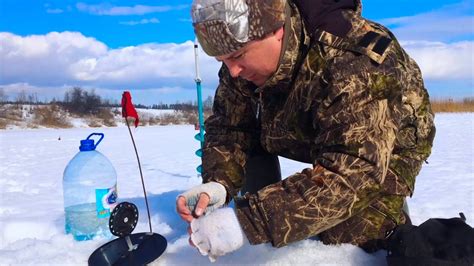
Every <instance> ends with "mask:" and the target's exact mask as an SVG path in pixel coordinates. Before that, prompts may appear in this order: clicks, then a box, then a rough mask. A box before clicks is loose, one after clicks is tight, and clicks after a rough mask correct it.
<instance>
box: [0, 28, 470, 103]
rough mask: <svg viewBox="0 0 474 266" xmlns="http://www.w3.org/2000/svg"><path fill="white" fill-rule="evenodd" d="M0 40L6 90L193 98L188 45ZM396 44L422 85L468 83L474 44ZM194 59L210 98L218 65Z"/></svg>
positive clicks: (73, 38)
mask: <svg viewBox="0 0 474 266" xmlns="http://www.w3.org/2000/svg"><path fill="white" fill-rule="evenodd" d="M0 39H1V40H2V45H1V46H0V62H2V65H4V66H8V67H0V87H4V88H9V89H10V90H13V89H14V88H17V89H21V88H25V89H26V90H27V91H28V90H30V91H31V90H33V89H34V90H37V91H42V93H39V95H53V94H54V95H57V96H55V97H56V98H58V97H59V98H60V97H62V96H63V95H64V93H63V91H64V90H65V88H70V87H73V86H80V87H83V88H96V89H97V91H99V92H101V93H102V95H113V96H114V97H119V96H117V95H119V93H118V92H120V91H122V90H124V89H128V90H132V91H133V92H135V91H136V92H137V94H138V95H140V97H141V99H142V101H141V102H142V103H145V104H147V103H148V102H149V101H152V100H153V99H148V98H147V96H146V95H154V97H157V98H160V99H164V98H166V97H168V98H166V99H168V102H174V101H176V100H183V99H194V97H195V90H194V89H195V83H194V76H195V70H194V50H193V42H191V41H187V42H184V43H167V44H155V43H149V44H143V45H138V46H129V47H122V48H118V49H111V48H109V47H107V45H105V44H104V43H102V42H100V41H98V40H96V39H95V38H91V37H86V36H84V35H83V34H81V33H78V32H50V33H48V34H45V35H29V36H19V35H15V34H12V33H7V32H0ZM401 44H402V46H403V47H404V48H405V49H406V51H407V52H408V53H409V54H410V56H411V57H413V58H414V59H415V60H416V62H417V63H418V64H419V66H420V68H421V70H422V72H423V76H424V78H425V81H433V82H447V83H449V82H451V83H452V82H461V81H462V82H465V83H466V84H472V83H473V77H474V72H473V66H474V61H473V60H474V59H473V56H472V55H473V54H474V53H473V52H474V51H473V50H474V42H473V41H463V42H455V43H444V42H427V41H402V42H401ZM199 57H200V66H201V68H200V70H201V77H202V79H203V86H204V89H205V91H206V93H207V95H212V94H213V91H214V89H215V87H216V86H217V83H218V77H217V72H218V69H219V67H220V63H218V62H217V61H216V60H214V59H213V58H211V57H209V56H207V55H205V54H204V53H203V52H200V54H199ZM46 91H47V93H46ZM173 98H174V100H173ZM154 99H156V98H154Z"/></svg>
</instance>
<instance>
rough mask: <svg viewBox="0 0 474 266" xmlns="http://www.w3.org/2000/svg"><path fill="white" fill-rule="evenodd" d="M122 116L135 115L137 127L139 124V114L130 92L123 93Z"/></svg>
mask: <svg viewBox="0 0 474 266" xmlns="http://www.w3.org/2000/svg"><path fill="white" fill-rule="evenodd" d="M122 117H125V119H127V117H133V118H135V127H137V126H138V120H139V119H138V114H137V110H135V107H134V106H133V103H132V96H131V95H130V92H128V91H124V92H123V94H122Z"/></svg>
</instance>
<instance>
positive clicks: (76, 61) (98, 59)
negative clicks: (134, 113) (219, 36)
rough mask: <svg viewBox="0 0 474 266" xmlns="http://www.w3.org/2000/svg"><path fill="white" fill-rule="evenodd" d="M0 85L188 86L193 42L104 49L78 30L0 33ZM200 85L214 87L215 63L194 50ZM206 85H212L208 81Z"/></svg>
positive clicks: (190, 84)
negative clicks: (201, 81) (197, 62)
mask: <svg viewBox="0 0 474 266" xmlns="http://www.w3.org/2000/svg"><path fill="white" fill-rule="evenodd" d="M0 39H2V46H1V47H0V61H1V62H2V64H4V65H6V66H8V68H6V67H4V68H0V71H1V75H0V84H4V85H8V84H20V83H21V84H23V83H24V84H29V85H31V86H38V87H58V86H63V85H64V84H67V85H73V86H90V87H96V88H104V89H124V88H129V89H141V90H150V89H157V88H161V89H162V88H177V87H179V88H185V89H187V90H191V91H193V89H194V86H195V85H194V75H195V73H194V71H195V70H194V51H193V43H192V42H191V41H187V42H184V43H180V44H176V43H169V44H144V45H139V46H129V47H123V48H119V49H110V48H108V47H107V46H106V45H105V44H103V43H102V42H100V41H98V40H96V39H94V38H90V37H86V36H84V35H82V34H81V33H78V32H60V33H58V32H51V33H48V34H46V35H30V36H25V37H23V36H19V35H15V34H12V33H6V32H3V33H0ZM200 59H201V62H200V63H201V65H202V66H206V67H204V68H202V69H201V71H202V73H201V76H202V77H203V80H204V83H205V85H206V86H210V87H215V85H216V83H217V71H218V69H219V66H220V64H219V63H218V62H217V61H215V60H214V59H213V58H211V57H208V56H206V55H205V54H204V53H202V52H201V53H200ZM211 84H212V85H211Z"/></svg>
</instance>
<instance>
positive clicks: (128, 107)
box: [122, 91, 153, 233]
mask: <svg viewBox="0 0 474 266" xmlns="http://www.w3.org/2000/svg"><path fill="white" fill-rule="evenodd" d="M128 112H131V113H132V114H129V113H128ZM122 116H123V117H125V123H126V124H127V128H128V132H129V133H130V138H131V139H132V143H133V149H134V150H135V155H136V156H137V162H138V169H139V170H140V178H141V181H142V188H143V194H144V195H145V204H146V211H147V214H148V225H149V226H150V233H153V230H152V229H151V216H150V208H149V207H148V198H147V196H146V189H145V181H144V179H143V172H142V166H141V163H140V157H139V156H138V150H137V145H136V144H135V139H134V138H133V134H132V130H131V129H130V124H129V123H128V119H127V117H128V116H131V117H134V118H135V127H136V126H137V125H138V114H137V112H136V110H135V108H134V107H133V104H132V97H131V96H130V92H128V91H126V92H124V93H123V96H122Z"/></svg>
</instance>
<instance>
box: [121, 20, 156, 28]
mask: <svg viewBox="0 0 474 266" xmlns="http://www.w3.org/2000/svg"><path fill="white" fill-rule="evenodd" d="M157 23H160V21H159V20H158V19H157V18H150V19H146V18H144V19H141V20H131V21H122V22H120V24H122V25H127V26H135V25H143V24H157Z"/></svg>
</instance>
